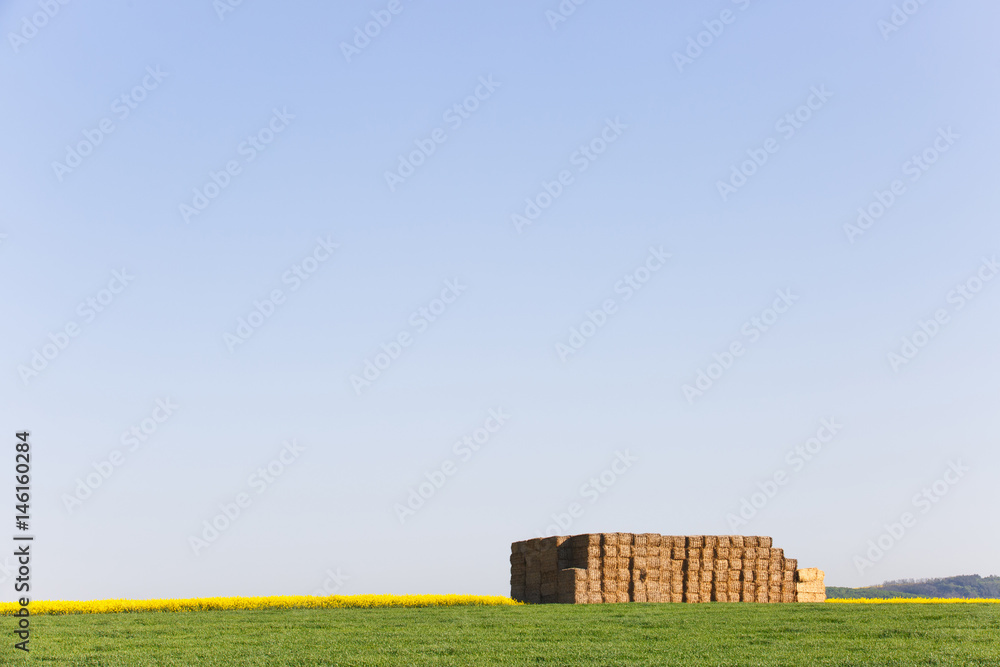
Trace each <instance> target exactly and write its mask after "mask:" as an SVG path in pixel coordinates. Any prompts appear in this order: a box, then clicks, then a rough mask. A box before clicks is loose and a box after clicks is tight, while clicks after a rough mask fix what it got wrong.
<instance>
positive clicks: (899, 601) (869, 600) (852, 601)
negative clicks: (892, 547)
mask: <svg viewBox="0 0 1000 667" xmlns="http://www.w3.org/2000/svg"><path fill="white" fill-rule="evenodd" d="M827 602H835V603H845V604H914V603H915V604H941V603H952V604H981V603H983V602H986V603H994V604H995V603H1000V600H998V599H996V598H830V599H828V600H827Z"/></svg>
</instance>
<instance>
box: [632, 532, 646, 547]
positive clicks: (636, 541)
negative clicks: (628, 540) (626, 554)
mask: <svg viewBox="0 0 1000 667" xmlns="http://www.w3.org/2000/svg"><path fill="white" fill-rule="evenodd" d="M646 535H647V533H636V534H635V535H633V536H632V546H634V547H645V546H648V544H649V542H648V541H647V540H646Z"/></svg>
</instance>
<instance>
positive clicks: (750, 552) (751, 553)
mask: <svg viewBox="0 0 1000 667" xmlns="http://www.w3.org/2000/svg"><path fill="white" fill-rule="evenodd" d="M743 557H744V558H749V559H750V560H756V559H757V547H744V548H743Z"/></svg>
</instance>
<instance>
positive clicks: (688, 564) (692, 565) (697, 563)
mask: <svg viewBox="0 0 1000 667" xmlns="http://www.w3.org/2000/svg"><path fill="white" fill-rule="evenodd" d="M684 569H685V570H700V569H701V559H699V558H688V559H687V560H686V561H684Z"/></svg>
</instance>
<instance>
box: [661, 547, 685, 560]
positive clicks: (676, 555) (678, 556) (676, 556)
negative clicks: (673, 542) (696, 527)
mask: <svg viewBox="0 0 1000 667" xmlns="http://www.w3.org/2000/svg"><path fill="white" fill-rule="evenodd" d="M661 554H662V552H661ZM670 557H671V558H672V559H673V560H684V559H685V558H687V549H685V548H684V547H674V548H673V549H671V550H670Z"/></svg>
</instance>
